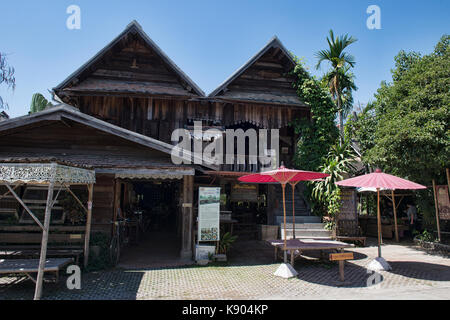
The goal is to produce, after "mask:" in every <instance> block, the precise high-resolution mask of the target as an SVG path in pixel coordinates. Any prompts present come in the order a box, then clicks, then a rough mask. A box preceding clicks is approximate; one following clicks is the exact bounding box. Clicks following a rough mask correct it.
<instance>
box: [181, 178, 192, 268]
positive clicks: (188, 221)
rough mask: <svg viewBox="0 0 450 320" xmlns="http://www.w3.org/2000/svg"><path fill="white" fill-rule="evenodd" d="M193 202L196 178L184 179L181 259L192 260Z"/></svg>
mask: <svg viewBox="0 0 450 320" xmlns="http://www.w3.org/2000/svg"><path fill="white" fill-rule="evenodd" d="M193 202H194V177H193V176H184V178H183V205H182V227H181V230H182V231H181V233H182V234H181V242H182V243H181V254H180V255H181V257H182V258H184V259H191V258H192V246H193V241H192V238H193V237H192V235H193V226H194V223H193V209H194V208H193V205H194V204H193Z"/></svg>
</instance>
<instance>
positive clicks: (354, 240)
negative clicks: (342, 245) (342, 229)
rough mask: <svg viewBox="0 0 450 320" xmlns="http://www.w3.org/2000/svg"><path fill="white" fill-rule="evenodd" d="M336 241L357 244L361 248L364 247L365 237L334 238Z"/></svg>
mask: <svg viewBox="0 0 450 320" xmlns="http://www.w3.org/2000/svg"><path fill="white" fill-rule="evenodd" d="M336 240H337V241H343V242H359V243H360V244H361V245H362V246H363V247H365V246H366V237H362V236H361V237H350V236H336Z"/></svg>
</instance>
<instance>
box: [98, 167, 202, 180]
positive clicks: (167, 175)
mask: <svg viewBox="0 0 450 320" xmlns="http://www.w3.org/2000/svg"><path fill="white" fill-rule="evenodd" d="M95 172H97V173H112V174H114V175H115V178H118V179H161V180H166V179H177V180H180V179H183V176H193V175H195V170H194V169H192V168H174V169H132V168H131V169H126V168H112V169H96V170H95Z"/></svg>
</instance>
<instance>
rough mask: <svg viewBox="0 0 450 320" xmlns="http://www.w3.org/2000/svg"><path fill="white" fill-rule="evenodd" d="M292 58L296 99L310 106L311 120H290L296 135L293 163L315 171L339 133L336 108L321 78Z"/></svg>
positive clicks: (301, 167)
mask: <svg viewBox="0 0 450 320" xmlns="http://www.w3.org/2000/svg"><path fill="white" fill-rule="evenodd" d="M295 60H296V61H297V65H296V67H295V68H294V70H293V74H294V76H295V82H294V88H295V89H296V90H297V94H298V96H299V98H300V99H301V100H302V101H303V102H305V103H306V104H308V105H309V106H310V108H311V119H301V120H299V119H297V120H295V121H294V122H293V127H294V129H295V133H296V134H297V135H298V136H299V139H298V141H297V148H296V154H295V156H294V163H295V165H296V166H297V167H298V168H300V169H303V170H312V171H317V170H319V168H320V166H321V165H322V164H323V162H324V160H325V158H326V157H327V153H328V151H329V150H330V148H331V146H332V145H334V144H335V142H336V140H337V138H338V136H339V132H338V129H337V127H336V125H335V122H334V119H335V116H336V112H337V108H336V106H335V104H334V103H333V101H332V100H331V97H330V95H329V93H328V92H327V90H326V89H325V88H324V87H323V86H321V83H320V81H319V80H317V79H316V78H315V77H312V76H311V75H310V74H309V72H308V71H307V70H306V68H305V67H304V65H303V64H302V62H301V61H300V60H299V59H297V58H295Z"/></svg>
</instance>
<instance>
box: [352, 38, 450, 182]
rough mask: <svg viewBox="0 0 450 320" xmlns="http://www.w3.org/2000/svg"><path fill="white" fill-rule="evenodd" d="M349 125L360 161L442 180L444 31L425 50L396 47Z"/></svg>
mask: <svg viewBox="0 0 450 320" xmlns="http://www.w3.org/2000/svg"><path fill="white" fill-rule="evenodd" d="M392 75H393V81H392V82H391V83H386V82H383V83H382V84H381V87H380V88H379V89H378V91H377V93H376V94H375V101H374V102H373V103H372V104H370V105H369V106H368V107H367V108H366V109H365V110H364V111H363V113H362V114H360V115H359V117H358V120H357V121H355V122H354V123H353V124H352V126H353V131H354V136H355V137H356V138H357V140H358V142H359V143H360V147H361V152H362V154H363V158H362V159H363V161H364V162H365V163H367V164H370V165H372V166H378V167H381V168H383V169H384V170H385V171H387V172H390V173H393V174H396V175H399V176H402V177H405V178H409V179H411V180H413V181H417V182H419V183H422V184H429V183H430V181H431V179H439V177H441V178H442V181H443V180H444V179H443V171H444V169H445V168H446V167H448V166H449V164H450V163H449V161H450V128H449V123H450V47H449V36H448V35H444V36H443V37H442V38H441V40H440V42H439V43H438V44H437V45H436V47H435V51H434V52H432V53H431V54H429V55H425V56H420V55H419V54H418V53H415V52H413V53H405V52H404V51H401V52H400V53H399V54H398V55H397V56H396V57H395V68H394V69H393V70H392Z"/></svg>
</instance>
